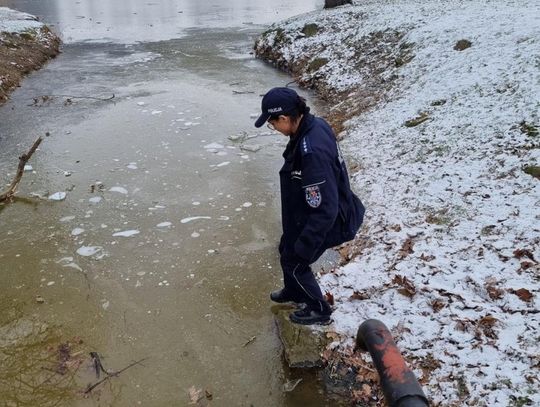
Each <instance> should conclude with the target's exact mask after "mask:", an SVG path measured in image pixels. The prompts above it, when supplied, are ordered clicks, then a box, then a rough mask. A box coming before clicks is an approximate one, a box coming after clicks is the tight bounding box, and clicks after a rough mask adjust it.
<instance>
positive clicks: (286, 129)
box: [267, 115, 296, 137]
mask: <svg viewBox="0 0 540 407" xmlns="http://www.w3.org/2000/svg"><path fill="white" fill-rule="evenodd" d="M267 126H268V128H269V129H271V130H275V131H279V132H280V133H281V134H283V135H284V136H289V137H290V136H292V135H293V134H294V132H295V131H296V128H295V127H296V126H295V125H294V123H293V121H292V120H291V118H290V117H289V116H283V115H282V116H278V117H277V119H269V120H268V124H267Z"/></svg>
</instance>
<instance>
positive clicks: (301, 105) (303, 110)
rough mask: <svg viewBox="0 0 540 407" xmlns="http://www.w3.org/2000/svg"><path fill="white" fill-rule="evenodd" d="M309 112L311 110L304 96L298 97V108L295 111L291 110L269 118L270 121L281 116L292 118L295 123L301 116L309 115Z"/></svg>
mask: <svg viewBox="0 0 540 407" xmlns="http://www.w3.org/2000/svg"><path fill="white" fill-rule="evenodd" d="M309 111H310V109H309V106H308V105H306V99H304V98H303V97H302V96H298V99H297V100H296V106H295V108H294V109H293V110H290V111H288V112H286V113H284V114H282V115H280V114H278V115H271V116H270V117H269V118H268V121H272V120H277V119H278V118H279V116H287V117H290V118H291V120H292V121H293V122H297V121H298V119H299V118H300V116H302V115H303V114H307V113H309Z"/></svg>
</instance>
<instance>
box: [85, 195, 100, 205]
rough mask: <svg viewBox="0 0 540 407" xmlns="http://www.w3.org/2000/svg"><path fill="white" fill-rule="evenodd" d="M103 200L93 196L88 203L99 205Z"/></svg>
mask: <svg viewBox="0 0 540 407" xmlns="http://www.w3.org/2000/svg"><path fill="white" fill-rule="evenodd" d="M102 199H103V198H102V197H100V196H93V197H92V198H90V199H89V200H88V202H90V203H94V204H97V203H100V202H101V200H102Z"/></svg>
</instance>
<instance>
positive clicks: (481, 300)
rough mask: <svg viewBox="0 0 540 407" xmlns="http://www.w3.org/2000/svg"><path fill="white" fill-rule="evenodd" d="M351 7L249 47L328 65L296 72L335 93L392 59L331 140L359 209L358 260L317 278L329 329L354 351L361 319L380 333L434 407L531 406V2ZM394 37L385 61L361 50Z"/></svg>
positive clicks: (534, 217)
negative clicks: (345, 156) (331, 308)
mask: <svg viewBox="0 0 540 407" xmlns="http://www.w3.org/2000/svg"><path fill="white" fill-rule="evenodd" d="M358 4H359V5H357V6H354V7H342V8H339V9H335V10H333V11H329V10H325V11H322V12H317V13H311V14H308V15H304V16H301V17H298V18H296V19H292V20H289V21H287V22H285V23H283V24H282V25H279V26H274V27H272V28H271V30H270V31H269V32H268V33H267V34H266V36H265V37H263V39H262V43H261V42H259V47H261V46H268V45H273V46H277V47H278V48H279V52H278V53H277V54H276V55H278V57H279V58H281V59H282V61H281V63H280V65H281V66H293V65H294V63H295V61H296V62H297V61H298V60H301V59H306V58H307V59H308V63H309V62H310V61H313V60H314V59H315V58H327V59H328V62H326V63H325V64H323V65H322V66H320V67H318V68H317V69H314V70H313V71H311V72H310V71H309V70H308V69H306V70H304V71H302V72H301V75H303V78H304V81H305V82H309V81H307V80H306V75H307V76H309V80H311V81H321V82H324V86H325V87H327V88H331V90H334V91H336V92H351V93H354V92H355V91H356V90H357V89H358V88H359V87H362V86H364V85H365V83H366V82H369V81H370V80H372V78H370V77H367V76H366V75H365V72H373V70H371V71H369V70H363V66H364V65H362V66H359V65H358V64H356V65H355V61H358V60H361V61H363V62H365V63H366V64H367V63H372V64H373V66H377V64H378V63H379V61H371V62H370V61H369V56H370V55H374V56H373V58H376V57H378V58H390V57H392V58H395V63H394V64H393V66H392V64H386V65H385V66H386V67H387V68H388V69H386V70H385V71H384V72H379V73H378V75H379V76H378V78H379V79H378V80H379V81H382V83H381V87H384V86H385V84H384V80H385V78H387V79H388V81H390V80H391V81H393V82H392V86H391V87H389V88H388V89H387V93H386V94H385V97H384V98H379V99H377V100H378V102H377V103H376V104H375V105H373V106H374V107H372V108H371V109H369V110H367V111H359V113H358V114H357V116H356V117H353V118H352V119H351V120H349V122H348V123H347V124H348V127H347V130H346V131H345V134H344V135H345V141H344V142H343V143H342V145H343V146H344V149H345V150H346V151H348V153H349V155H350V156H351V158H352V159H353V160H354V161H355V162H356V163H357V164H358V167H359V171H358V173H356V174H355V176H354V177H353V184H354V187H355V189H356V190H357V191H358V194H359V195H360V197H361V198H362V200H363V201H364V203H365V204H366V207H367V213H366V222H365V225H364V228H363V230H362V232H361V241H360V240H359V241H358V242H357V248H356V250H357V251H360V254H359V255H358V256H357V257H355V258H354V260H353V261H352V262H351V263H349V264H347V265H346V266H344V267H341V268H339V269H338V270H336V271H335V272H334V273H329V274H325V275H323V276H322V278H321V281H322V285H323V288H324V289H325V290H328V291H330V292H331V293H332V294H333V295H334V298H335V301H336V311H335V313H334V320H335V327H336V330H337V331H338V332H339V333H341V334H342V336H343V337H344V338H346V339H344V342H345V343H350V342H351V338H352V337H353V336H354V335H355V334H356V330H357V329H358V326H359V324H360V323H361V322H362V321H364V320H365V319H367V318H377V319H380V320H382V321H383V322H385V323H386V324H387V325H388V326H389V327H390V328H391V329H392V330H393V332H394V334H395V335H396V338H397V342H398V345H399V346H400V347H401V349H402V350H403V352H404V354H405V355H406V357H407V359H408V360H409V361H410V362H411V364H412V365H413V366H414V367H415V369H416V370H415V372H416V373H417V375H418V376H420V377H421V379H422V380H423V381H424V383H425V390H426V393H427V394H428V396H429V397H430V399H431V400H432V401H433V402H434V404H435V405H444V406H449V405H452V406H458V405H482V406H510V405H540V386H539V381H538V370H539V364H540V356H539V353H538V349H539V348H538V341H539V339H540V314H539V313H538V309H539V305H540V301H539V296H540V284H539V274H540V273H539V272H540V269H539V263H538V262H539V260H540V210H539V208H540V183H539V182H540V181H539V180H538V179H537V178H535V177H533V176H531V175H530V174H529V173H526V172H525V171H524V169H525V168H527V166H529V168H530V166H538V165H539V162H540V138H539V136H538V128H539V126H540V117H539V116H540V114H539V112H540V69H539V67H540V59H539V55H540V24H538V21H539V17H540V2H538V1H533V2H520V1H437V2H425V1H422V2H420V1H413V0H406V1H403V0H402V1H389V2H382V1H373V0H372V1H369V0H368V1H362V2H361V3H358ZM306 24H316V25H317V27H319V28H318V30H317V33H315V34H313V32H310V31H309V30H306ZM302 30H303V31H305V32H306V33H307V34H304V33H301V31H302ZM390 30H395V31H396V32H399V33H400V35H398V36H396V38H394V40H395V41H394V43H393V44H392V45H391V46H390V45H389V47H390V48H389V50H388V52H382V51H381V49H379V48H377V49H369V41H368V42H366V38H376V37H377V35H379V36H380V35H382V36H383V38H384V34H378V33H388V32H389V31H390ZM276 37H279V38H278V40H279V41H276ZM462 39H466V40H468V41H470V43H471V46H470V47H469V48H467V49H464V50H462V51H459V50H456V49H454V47H455V45H456V43H457V42H458V41H459V40H462ZM383 42H384V41H383ZM383 42H380V41H378V42H377V41H374V42H373V44H374V45H373V47H375V46H377V47H384V46H385V45H384V43H383ZM359 43H362V44H363V46H362V48H361V51H362V52H361V55H357V54H356V52H357V51H358V48H357V47H356V45H357V44H359ZM366 44H367V45H366ZM366 47H367V48H366ZM403 49H407V59H406V60H405V61H398V60H397V58H399V56H400V54H399V50H403ZM370 52H371V53H370ZM411 58H412V59H411ZM278 65H279V64H278ZM366 69H367V68H366ZM365 92H366V89H365V87H364V95H365V97H366V98H369V97H371V95H370V93H369V92H368V93H365ZM371 92H373V93H376V92H377V87H373V88H372V89H371ZM531 129H532V130H531ZM535 129H536V131H535ZM529 172H530V171H529ZM360 242H362V244H363V246H362V247H358V245H359V244H360ZM427 365H430V367H429V369H423V370H421V369H420V368H422V367H425V366H427Z"/></svg>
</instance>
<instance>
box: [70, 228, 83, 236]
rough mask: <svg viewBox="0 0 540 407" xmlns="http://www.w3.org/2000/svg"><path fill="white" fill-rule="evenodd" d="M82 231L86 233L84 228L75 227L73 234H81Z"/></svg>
mask: <svg viewBox="0 0 540 407" xmlns="http://www.w3.org/2000/svg"><path fill="white" fill-rule="evenodd" d="M82 233H84V229H83V228H75V229H73V230H72V231H71V236H79V235H80V234H82Z"/></svg>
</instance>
